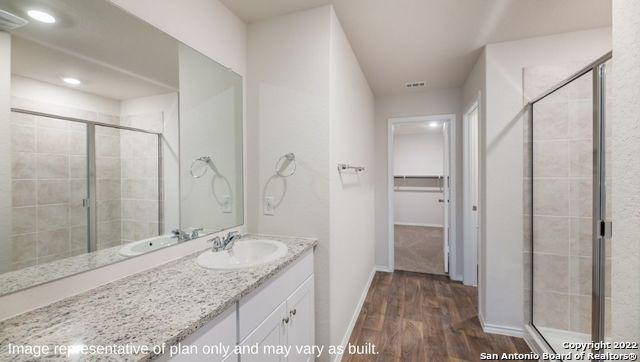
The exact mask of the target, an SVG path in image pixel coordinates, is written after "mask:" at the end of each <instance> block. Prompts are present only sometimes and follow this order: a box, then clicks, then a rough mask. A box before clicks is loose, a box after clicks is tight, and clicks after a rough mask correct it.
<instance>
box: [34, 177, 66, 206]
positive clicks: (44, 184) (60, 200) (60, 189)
mask: <svg viewBox="0 0 640 362" xmlns="http://www.w3.org/2000/svg"><path fill="white" fill-rule="evenodd" d="M67 202H69V181H68V180H38V205H46V204H64V203H67Z"/></svg>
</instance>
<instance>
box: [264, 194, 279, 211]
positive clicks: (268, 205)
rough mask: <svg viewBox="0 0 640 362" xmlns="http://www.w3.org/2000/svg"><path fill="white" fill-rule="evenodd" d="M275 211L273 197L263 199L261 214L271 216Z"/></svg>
mask: <svg viewBox="0 0 640 362" xmlns="http://www.w3.org/2000/svg"><path fill="white" fill-rule="evenodd" d="M275 209H276V208H275V199H274V198H273V196H266V197H265V198H264V207H263V213H264V214H265V215H273V213H274V211H275Z"/></svg>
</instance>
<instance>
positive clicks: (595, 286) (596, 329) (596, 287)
mask: <svg viewBox="0 0 640 362" xmlns="http://www.w3.org/2000/svg"><path fill="white" fill-rule="evenodd" d="M611 59H612V52H608V53H606V54H605V55H603V56H601V57H600V58H598V59H596V60H595V61H593V62H592V63H590V64H588V65H587V66H585V67H584V68H582V69H581V70H579V71H578V72H576V73H574V74H573V75H571V76H570V77H568V78H567V79H565V80H563V81H562V82H560V83H558V84H557V85H555V86H554V87H552V88H551V89H549V90H548V91H546V92H544V93H543V94H541V95H539V96H538V97H536V98H534V99H533V100H531V101H530V102H529V103H528V104H527V105H526V106H525V108H526V109H527V111H528V113H529V117H528V118H529V119H528V123H529V131H530V132H529V140H528V141H529V154H530V155H531V158H530V160H529V165H528V166H529V171H530V172H529V174H530V175H531V177H530V180H529V182H530V184H529V186H530V187H531V188H530V190H531V194H530V195H529V196H530V198H531V208H530V210H529V223H530V229H529V230H530V236H531V237H530V242H531V245H530V247H531V251H532V252H531V270H530V273H531V275H532V278H531V285H530V286H529V287H530V288H529V290H530V291H531V306H530V308H531V309H530V311H529V312H530V316H531V320H530V321H529V323H528V324H529V325H530V326H531V327H532V329H533V330H534V331H535V332H536V333H537V334H538V337H540V339H541V340H542V341H544V343H545V344H546V347H547V348H548V349H549V350H552V351H553V350H554V349H553V347H551V345H550V344H549V343H548V342H547V340H546V338H545V336H544V335H543V334H542V333H541V332H540V331H539V330H538V328H537V327H536V326H535V324H534V323H533V317H534V315H533V304H534V299H533V298H534V289H533V283H534V278H533V268H534V260H533V259H534V252H533V251H534V249H533V243H534V237H533V236H534V229H533V219H534V217H533V216H534V215H533V207H534V200H533V193H534V185H533V179H534V173H533V172H534V169H533V157H534V154H533V133H534V132H533V122H534V117H533V106H534V104H536V103H537V102H539V101H541V100H542V99H544V98H545V97H547V96H549V95H551V94H552V93H554V92H556V91H557V90H559V89H561V88H563V87H564V86H566V85H568V84H570V83H571V82H573V81H574V80H576V79H578V78H580V77H582V76H583V75H586V74H588V73H591V74H592V79H593V95H592V96H593V184H592V188H593V213H592V258H593V259H592V295H591V340H592V341H594V342H604V340H605V330H604V326H605V320H604V314H605V273H606V271H605V257H606V254H605V243H606V241H607V240H609V239H610V238H611V221H610V220H607V219H606V200H607V195H606V186H605V185H606V184H605V174H606V173H605V171H606V165H605V151H606V150H605V123H606V121H607V120H606V119H605V107H606V101H605V71H604V70H605V63H606V62H607V61H609V60H611Z"/></svg>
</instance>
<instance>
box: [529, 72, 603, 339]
mask: <svg viewBox="0 0 640 362" xmlns="http://www.w3.org/2000/svg"><path fill="white" fill-rule="evenodd" d="M582 66H583V65H581V64H567V65H563V66H540V67H531V68H525V70H524V94H525V98H526V100H527V101H528V100H529V99H533V98H535V97H536V96H538V95H540V94H542V93H543V92H544V91H545V90H547V89H549V88H551V87H552V86H553V85H555V84H556V83H558V82H560V81H561V80H563V79H565V78H566V77H568V76H569V75H571V74H572V73H574V72H575V71H577V70H578V69H580V68H581V67H582ZM592 87H593V86H592V77H591V74H590V73H589V74H587V75H585V76H582V77H580V78H579V79H577V80H576V81H574V82H572V83H571V84H569V85H567V86H565V87H564V88H562V89H560V90H559V91H557V92H554V93H553V94H551V95H549V96H548V97H546V98H544V99H543V100H541V101H540V102H538V103H536V104H535V105H534V111H533V119H534V121H533V142H534V143H533V150H534V151H533V162H534V164H533V166H534V174H533V188H534V193H533V202H534V204H533V215H534V216H533V218H534V230H533V274H531V273H530V272H529V273H527V271H529V270H530V268H531V260H532V255H531V253H532V250H531V234H530V230H528V229H529V228H528V226H529V219H528V215H525V225H526V226H527V228H526V231H525V232H526V235H525V236H526V237H525V248H524V250H525V253H524V265H525V277H526V279H525V284H524V285H525V301H526V303H525V317H526V320H531V316H530V315H528V313H527V312H528V311H529V309H530V308H531V290H530V286H531V279H530V278H531V277H533V291H534V295H533V298H534V299H533V322H534V324H535V325H536V326H537V327H546V328H553V329H559V330H565V331H572V332H579V333H585V334H589V333H590V332H591V294H592V288H591V283H592V269H591V247H592V237H591V236H592V231H591V228H592V218H591V215H592V199H593V196H592V178H593V171H592V169H593V164H592V162H593V160H592V149H593V137H592V132H593V105H592ZM528 128H529V127H528V126H525V130H526V132H525V133H526V134H525V157H526V159H525V165H529V164H530V162H531V159H530V158H531V154H530V149H529V146H530V144H529V143H528V141H529V134H528ZM524 176H525V183H524V186H525V188H524V190H525V214H528V212H529V210H530V208H531V201H530V200H531V199H530V197H529V195H530V193H531V189H530V177H531V176H532V175H531V174H530V171H529V170H528V168H526V169H525V175H524ZM607 293H609V291H607ZM607 295H609V294H607Z"/></svg>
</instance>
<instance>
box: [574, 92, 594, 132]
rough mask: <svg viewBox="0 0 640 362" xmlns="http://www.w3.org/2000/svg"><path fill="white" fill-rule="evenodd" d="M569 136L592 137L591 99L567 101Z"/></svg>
mask: <svg viewBox="0 0 640 362" xmlns="http://www.w3.org/2000/svg"><path fill="white" fill-rule="evenodd" d="M569 137H570V138H571V139H593V103H592V101H590V100H589V101H580V102H571V103H569Z"/></svg>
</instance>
